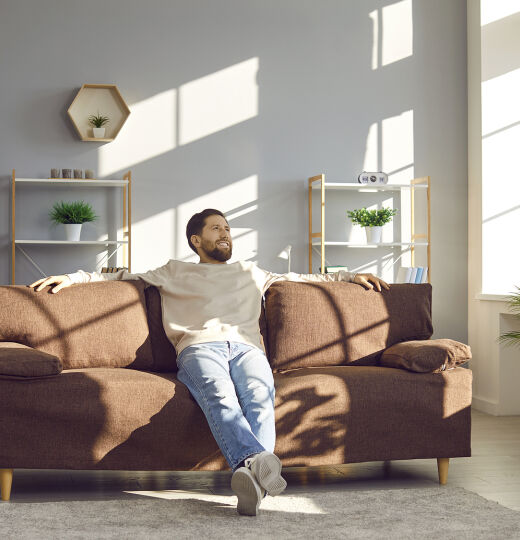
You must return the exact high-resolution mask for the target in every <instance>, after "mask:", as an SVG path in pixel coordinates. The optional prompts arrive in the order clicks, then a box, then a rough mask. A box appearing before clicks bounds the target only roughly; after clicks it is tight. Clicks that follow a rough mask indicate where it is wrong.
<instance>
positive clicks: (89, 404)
mask: <svg viewBox="0 0 520 540" xmlns="http://www.w3.org/2000/svg"><path fill="white" fill-rule="evenodd" d="M0 305H1V306H2V307H1V312H0V342H1V343H0V352H1V351H2V350H3V351H4V353H5V349H6V348H7V347H8V346H11V348H12V347H16V346H17V345H16V344H22V345H25V346H27V347H30V348H32V349H37V350H39V351H43V352H45V353H48V354H49V355H53V356H55V357H57V358H58V359H59V361H61V365H62V367H63V371H61V373H58V372H59V370H60V369H61V367H60V369H58V370H57V371H55V372H53V373H54V374H53V373H50V374H49V373H47V372H37V373H36V372H33V373H31V371H30V367H31V365H32V364H31V360H30V359H31V357H30V355H29V356H27V358H26V362H25V363H24V364H23V365H22V363H20V364H18V363H15V364H14V367H15V368H16V367H18V366H22V367H24V369H25V367H26V366H29V368H28V369H29V371H28V372H23V373H22V374H21V376H20V375H19V376H18V377H14V376H10V375H9V373H10V372H9V371H8V372H6V371H5V366H6V365H7V366H9V365H13V364H12V362H17V360H12V359H11V357H10V356H9V355H7V356H6V355H4V357H5V358H7V360H6V361H5V362H4V363H3V365H4V374H3V375H1V371H0V437H1V439H0V440H1V444H0V471H1V473H0V474H1V487H2V498H3V499H4V500H8V499H9V496H10V490H11V482H12V476H13V469H16V468H25V469H33V468H34V469H115V470H221V469H226V468H227V465H226V462H225V461H224V458H223V456H222V454H221V453H220V451H219V449H218V447H217V445H216V443H215V441H214V439H213V437H212V435H211V432H210V430H209V428H208V425H207V423H206V420H205V418H204V416H203V414H202V412H201V410H200V409H199V407H198V405H197V404H196V402H195V401H194V400H193V398H192V397H191V396H190V394H189V392H188V390H187V388H186V387H185V386H184V385H183V384H182V383H180V382H178V381H177V379H176V362H175V350H174V348H173V346H172V345H171V343H170V342H169V341H168V340H167V339H166V335H165V333H164V330H163V327H162V322H161V301H160V296H159V293H158V291H157V289H156V288H155V287H151V286H146V285H145V284H144V283H142V282H141V281H111V282H101V283H92V284H87V285H73V286H72V287H69V288H67V289H64V290H63V291H61V292H60V293H59V294H51V293H50V292H49V289H45V290H44V291H42V292H39V293H36V292H34V290H33V289H31V288H29V287H23V286H3V287H0ZM260 327H261V330H262V335H263V337H264V344H265V347H266V352H267V355H268V358H269V361H270V362H271V365H272V368H273V371H274V372H275V384H276V427H277V443H276V449H275V452H276V453H277V454H278V455H279V456H280V458H281V459H282V462H283V465H284V466H289V467H290V466H297V465H300V466H302V465H303V466H308V465H325V464H341V463H353V462H363V461H379V460H381V461H383V460H398V459H414V458H437V464H438V468H439V480H440V482H441V483H445V482H446V478H447V467H448V459H449V458H450V457H459V456H470V455H471V449H470V431H471V414H470V404H471V382H472V373H471V371H470V370H469V369H465V368H463V367H455V368H453V369H449V370H447V371H441V372H436V373H414V372H411V371H407V370H405V369H396V368H391V367H382V366H381V365H380V357H381V353H382V352H383V351H384V350H385V349H387V348H388V347H390V346H391V345H394V344H396V343H401V342H406V341H409V340H428V339H429V338H430V337H431V335H432V323H431V286H430V285H428V284H424V285H408V284H403V285H393V286H392V287H391V289H390V291H383V292H382V293H377V292H374V291H366V290H365V289H363V288H362V287H361V286H359V285H355V284H352V283H342V282H339V283H338V282H333V283H316V284H308V283H306V284H303V283H291V282H282V283H275V284H274V285H273V286H272V287H271V288H270V289H269V290H268V292H267V294H266V298H265V304H264V308H263V310H262V317H261V319H260ZM20 351H22V352H20ZM23 351H29V352H31V350H30V349H24V348H21V349H20V348H18V352H17V354H18V356H17V358H18V359H19V360H18V361H19V362H21V360H20V359H21V358H23V357H24V352H23ZM32 352H34V351H32ZM35 354H36V353H35ZM0 357H2V356H1V355H0ZM45 358H47V357H45ZM45 358H44V359H45ZM49 358H52V357H49ZM54 361H55V363H56V359H54ZM10 362H11V364H10ZM58 363H59V362H58ZM34 365H36V363H35V364H34ZM51 369H52V366H51ZM6 373H7V374H6Z"/></svg>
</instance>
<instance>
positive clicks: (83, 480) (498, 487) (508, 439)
mask: <svg viewBox="0 0 520 540" xmlns="http://www.w3.org/2000/svg"><path fill="white" fill-rule="evenodd" d="M472 454H473V455H472V457H470V458H454V459H452V460H450V467H449V472H448V485H451V486H461V487H464V488H466V489H468V490H470V491H474V492H476V493H478V494H480V495H482V496H483V497H486V498H487V499H491V500H494V501H497V502H499V503H500V504H502V505H504V506H507V507H509V508H512V509H514V510H520V416H505V417H495V416H490V415H488V414H485V413H482V412H479V411H476V410H473V412H472ZM283 474H284V477H285V478H286V479H287V481H288V488H287V489H288V492H289V493H291V492H292V493H298V492H299V491H300V492H301V491H307V490H309V488H310V487H312V489H313V490H341V491H345V492H348V491H351V490H367V489H392V488H401V489H402V488H415V487H430V486H433V485H436V486H438V478H437V463H436V460H434V459H424V460H409V461H391V462H369V463H356V464H352V465H340V466H334V467H332V466H328V467H307V468H304V467H301V468H299V467H298V468H296V467H293V468H288V469H284V473H283ZM229 483H230V473H229V472H217V473H210V472H174V473H172V472H120V471H62V470H60V471H45V470H37V471H34V470H27V469H25V470H15V472H14V477H13V490H12V494H11V502H13V503H16V502H37V501H39V502H43V501H57V500H94V499H96V500H99V499H102V500H107V499H116V498H118V499H120V498H124V497H131V496H132V495H131V494H129V493H126V492H128V491H159V490H171V489H175V490H186V491H201V492H206V493H216V494H220V495H232V492H231V490H230V487H229ZM150 495H152V494H151V493H150ZM2 504H6V503H2Z"/></svg>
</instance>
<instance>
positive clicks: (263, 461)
mask: <svg viewBox="0 0 520 540" xmlns="http://www.w3.org/2000/svg"><path fill="white" fill-rule="evenodd" d="M257 460H258V462H256V463H254V464H253V468H254V471H253V472H254V474H255V476H256V479H257V480H258V483H259V484H260V485H261V486H262V487H263V488H264V489H265V490H266V491H267V493H269V495H271V497H275V496H276V495H280V493H282V491H283V490H284V489H285V488H286V487H287V482H286V481H285V480H284V479H283V478H282V476H281V472H282V463H281V462H280V460H279V459H278V457H277V456H275V455H274V454H271V453H266V454H264V455H262V454H260V456H259V457H258V458H257Z"/></svg>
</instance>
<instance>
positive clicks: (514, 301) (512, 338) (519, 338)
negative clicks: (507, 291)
mask: <svg viewBox="0 0 520 540" xmlns="http://www.w3.org/2000/svg"><path fill="white" fill-rule="evenodd" d="M507 306H508V308H509V311H510V312H511V313H513V315H514V318H515V319H517V320H520V287H516V292H515V293H513V294H512V295H511V296H509V301H508V303H507ZM498 340H499V341H500V342H501V343H505V344H506V345H517V346H518V345H520V332H519V331H514V330H512V331H511V332H505V333H504V334H501V335H500V337H499V338H498Z"/></svg>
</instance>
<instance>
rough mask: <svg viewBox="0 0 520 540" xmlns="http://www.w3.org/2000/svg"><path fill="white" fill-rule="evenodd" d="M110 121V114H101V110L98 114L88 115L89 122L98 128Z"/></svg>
mask: <svg viewBox="0 0 520 540" xmlns="http://www.w3.org/2000/svg"><path fill="white" fill-rule="evenodd" d="M109 122H110V119H109V118H108V116H103V115H102V114H99V111H98V113H97V114H91V115H90V116H89V117H88V123H89V124H90V125H91V126H94V127H96V128H100V127H103V126H104V125H105V124H108V123H109Z"/></svg>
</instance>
